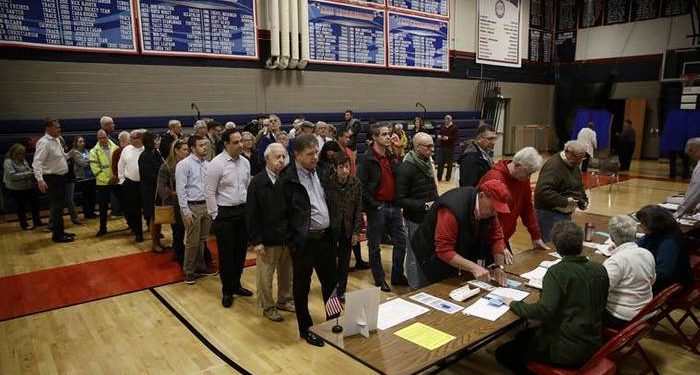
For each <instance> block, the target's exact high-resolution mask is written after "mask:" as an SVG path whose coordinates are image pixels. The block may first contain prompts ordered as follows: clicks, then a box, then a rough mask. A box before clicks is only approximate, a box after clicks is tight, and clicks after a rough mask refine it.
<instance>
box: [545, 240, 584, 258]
mask: <svg viewBox="0 0 700 375" xmlns="http://www.w3.org/2000/svg"><path fill="white" fill-rule="evenodd" d="M583 244H584V245H585V244H586V243H585V242H584V243H583ZM549 255H551V256H553V257H555V258H557V259H561V255H559V253H557V252H556V251H552V252H551V253H549Z"/></svg>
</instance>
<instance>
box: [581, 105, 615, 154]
mask: <svg viewBox="0 0 700 375" xmlns="http://www.w3.org/2000/svg"><path fill="white" fill-rule="evenodd" d="M610 120H612V113H610V112H608V111H606V110H604V109H579V110H578V111H577V112H576V117H575V118H574V126H573V127H572V129H571V139H576V136H577V135H578V132H579V131H581V129H583V128H584V127H586V126H587V125H588V122H589V121H593V123H594V124H595V134H596V138H597V140H598V149H604V148H608V147H609V146H610Z"/></svg>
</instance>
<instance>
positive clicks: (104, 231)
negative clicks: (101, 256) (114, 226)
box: [95, 229, 107, 237]
mask: <svg viewBox="0 0 700 375" xmlns="http://www.w3.org/2000/svg"><path fill="white" fill-rule="evenodd" d="M105 234H107V230H106V229H100V230H99V231H97V234H96V235H95V236H97V237H102V236H104V235H105Z"/></svg>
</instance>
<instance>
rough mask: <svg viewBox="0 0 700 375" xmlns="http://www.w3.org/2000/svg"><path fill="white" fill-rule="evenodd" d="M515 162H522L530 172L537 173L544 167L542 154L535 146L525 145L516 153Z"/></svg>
mask: <svg viewBox="0 0 700 375" xmlns="http://www.w3.org/2000/svg"><path fill="white" fill-rule="evenodd" d="M513 162H514V163H518V164H520V165H521V166H522V167H523V168H525V171H527V173H528V174H532V173H535V172H537V171H539V170H540V168H542V156H540V153H539V152H537V150H535V148H534V147H525V148H523V149H520V151H518V152H516V153H515V156H513Z"/></svg>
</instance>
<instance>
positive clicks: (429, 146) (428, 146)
mask: <svg viewBox="0 0 700 375" xmlns="http://www.w3.org/2000/svg"><path fill="white" fill-rule="evenodd" d="M419 146H423V147H425V148H435V145H434V144H432V143H431V144H429V145H425V144H423V145H419Z"/></svg>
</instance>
